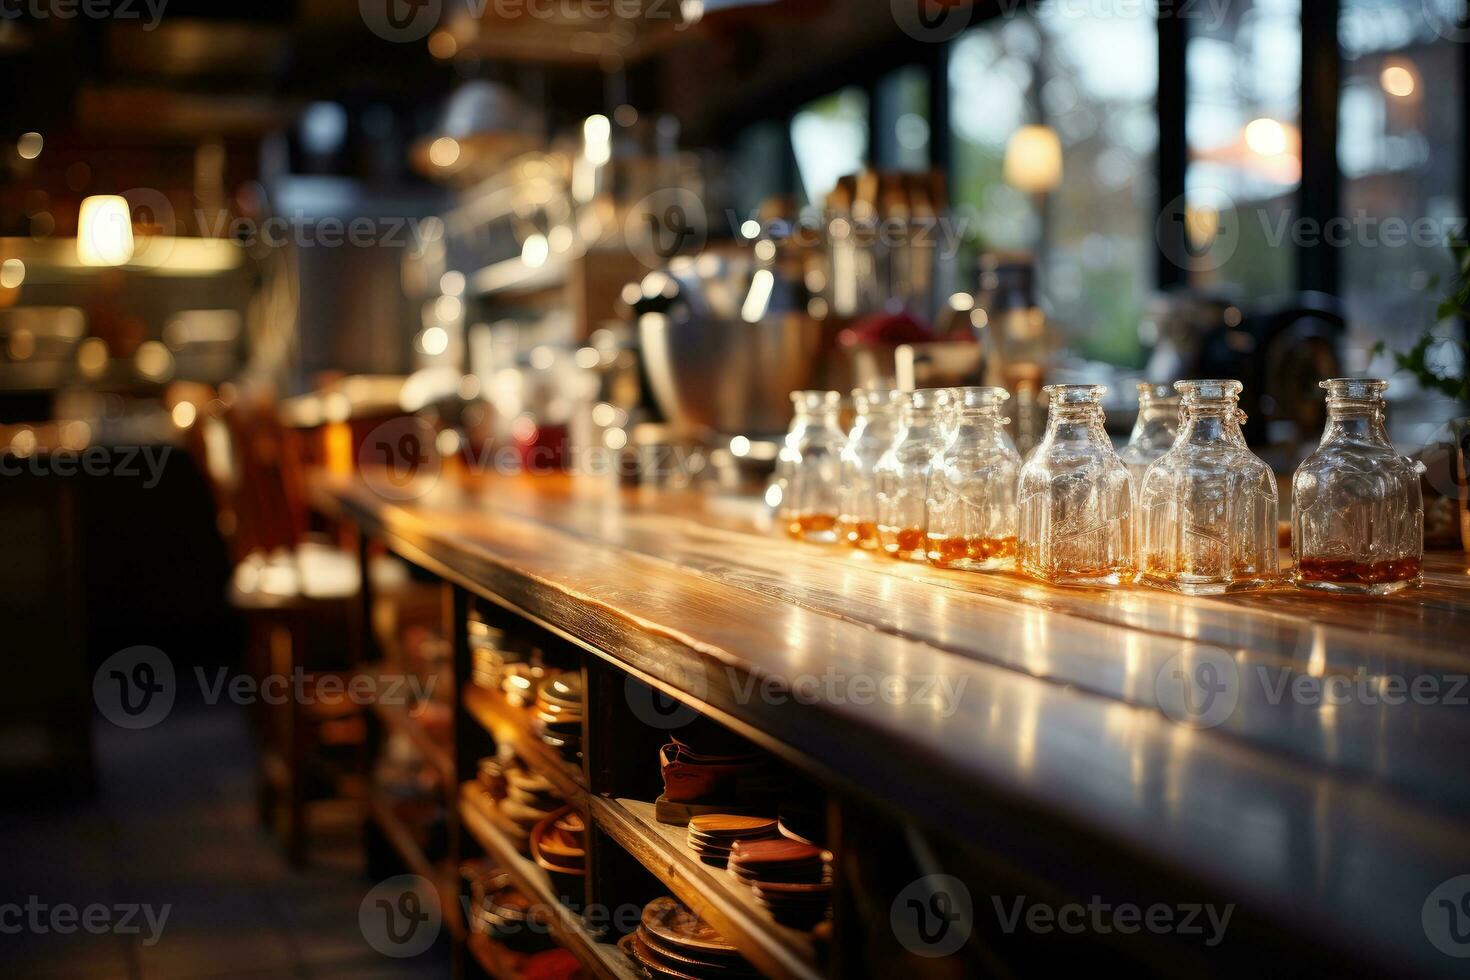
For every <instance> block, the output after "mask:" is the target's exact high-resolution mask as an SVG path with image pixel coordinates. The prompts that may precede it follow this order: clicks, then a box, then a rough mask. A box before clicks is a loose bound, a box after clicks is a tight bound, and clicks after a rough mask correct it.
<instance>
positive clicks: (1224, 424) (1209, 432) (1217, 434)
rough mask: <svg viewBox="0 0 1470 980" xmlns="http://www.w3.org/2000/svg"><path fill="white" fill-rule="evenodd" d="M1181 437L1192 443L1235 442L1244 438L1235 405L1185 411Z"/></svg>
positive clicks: (1193, 408) (1197, 406) (1205, 406)
mask: <svg viewBox="0 0 1470 980" xmlns="http://www.w3.org/2000/svg"><path fill="white" fill-rule="evenodd" d="M1180 436H1181V437H1182V438H1183V439H1185V440H1186V441H1188V442H1192V443H1200V444H1202V443H1211V442H1233V441H1236V440H1237V439H1238V438H1243V436H1241V432H1240V420H1239V417H1238V416H1237V414H1236V411H1235V405H1234V404H1233V403H1231V404H1228V405H1227V404H1210V405H1194V406H1191V407H1189V408H1186V409H1185V410H1184V422H1183V427H1182V431H1181V433H1180Z"/></svg>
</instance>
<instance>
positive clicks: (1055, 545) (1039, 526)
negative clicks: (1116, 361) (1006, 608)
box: [1018, 385, 1132, 585]
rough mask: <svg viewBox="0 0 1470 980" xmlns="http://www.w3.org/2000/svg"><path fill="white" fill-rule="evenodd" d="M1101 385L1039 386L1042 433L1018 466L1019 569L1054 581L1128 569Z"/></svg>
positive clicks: (1081, 581) (1125, 511)
mask: <svg viewBox="0 0 1470 980" xmlns="http://www.w3.org/2000/svg"><path fill="white" fill-rule="evenodd" d="M1107 390H1108V389H1107V387H1106V386H1105V385H1047V386H1046V387H1045V388H1043V389H1042V392H1043V394H1046V395H1047V396H1049V398H1050V399H1051V408H1050V411H1049V413H1048V415H1047V420H1046V432H1045V433H1044V434H1043V435H1042V437H1041V441H1040V442H1038V443H1037V444H1036V448H1035V449H1034V450H1033V451H1032V453H1031V455H1030V456H1029V457H1028V458H1027V460H1026V463H1025V465H1023V466H1022V467H1021V477H1020V481H1019V489H1018V494H1019V497H1020V534H1019V539H1020V540H1019V544H1020V549H1021V568H1022V570H1023V571H1025V572H1026V573H1027V574H1028V575H1032V576H1035V577H1036V578H1040V579H1044V580H1046V581H1048V582H1054V583H1056V584H1059V585H1116V584H1118V583H1119V582H1122V581H1123V580H1125V579H1126V578H1128V576H1129V575H1130V574H1131V571H1132V562H1131V549H1130V548H1129V519H1130V514H1131V512H1132V499H1131V491H1130V489H1129V480H1128V470H1127V469H1126V468H1125V467H1124V466H1123V461H1122V460H1121V459H1119V458H1118V454H1117V452H1116V451H1114V449H1113V444H1112V441H1111V440H1109V439H1108V434H1107V431H1106V429H1104V428H1103V408H1102V397H1103V395H1104V394H1106V393H1107Z"/></svg>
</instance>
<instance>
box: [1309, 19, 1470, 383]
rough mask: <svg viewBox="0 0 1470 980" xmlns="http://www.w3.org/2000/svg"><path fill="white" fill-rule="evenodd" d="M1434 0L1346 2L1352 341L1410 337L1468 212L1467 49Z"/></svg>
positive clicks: (1444, 275) (1347, 269)
mask: <svg viewBox="0 0 1470 980" xmlns="http://www.w3.org/2000/svg"><path fill="white" fill-rule="evenodd" d="M1434 2H1436V0H1344V2H1343V8H1342V16H1341V19H1340V21H1339V24H1338V41H1339V44H1340V45H1341V49H1342V58H1343V63H1342V95H1341V103H1340V106H1341V117H1340V128H1339V130H1338V161H1339V165H1340V166H1341V168H1342V178H1343V185H1342V211H1343V214H1344V215H1345V216H1346V217H1347V218H1349V219H1350V220H1351V233H1350V236H1349V238H1350V244H1349V245H1348V246H1347V248H1346V250H1345V251H1344V252H1343V255H1342V292H1343V296H1344V297H1345V299H1346V301H1347V304H1348V313H1349V321H1350V323H1351V324H1352V327H1353V334H1354V338H1355V339H1356V341H1357V344H1356V345H1355V346H1360V347H1370V346H1371V345H1372V344H1373V343H1374V342H1375V341H1377V340H1379V339H1382V340H1385V341H1387V342H1388V343H1389V345H1390V346H1393V347H1395V348H1397V349H1400V350H1402V349H1404V348H1406V347H1409V346H1411V345H1412V344H1413V343H1414V341H1415V339H1417V337H1418V335H1419V334H1420V333H1421V332H1422V331H1423V330H1424V328H1425V327H1427V326H1429V325H1430V324H1431V322H1432V319H1433V313H1434V307H1435V305H1436V302H1437V299H1438V296H1439V295H1440V293H1441V292H1442V290H1439V289H1432V288H1431V283H1432V281H1433V280H1434V279H1435V278H1438V279H1439V280H1440V281H1441V282H1445V281H1447V279H1448V276H1449V274H1450V273H1451V272H1452V266H1453V263H1452V261H1451V259H1450V255H1449V251H1448V249H1446V248H1445V245H1444V242H1445V239H1446V238H1447V237H1448V235H1449V233H1450V232H1451V231H1452V230H1453V229H1454V228H1455V227H1456V225H1457V223H1458V221H1459V220H1460V219H1461V216H1463V214H1464V211H1463V210H1462V205H1461V204H1460V203H1459V201H1458V181H1459V175H1460V168H1461V166H1462V165H1463V161H1462V160H1461V159H1460V156H1461V153H1460V148H1461V147H1462V146H1463V145H1464V138H1465V137H1464V126H1465V115H1464V97H1465V93H1464V92H1463V91H1461V86H1460V71H1459V61H1458V59H1459V58H1460V57H1462V54H1461V52H1460V51H1459V50H1458V48H1457V45H1455V44H1454V43H1453V42H1452V41H1450V40H1447V39H1446V38H1444V37H1441V36H1440V34H1439V33H1438V32H1436V30H1435V28H1434V24H1433V23H1432V22H1431V16H1426V14H1429V15H1432V14H1433V11H1432V10H1429V9H1428V8H1429V7H1430V5H1432V4H1433V3H1434ZM1363 366H1364V367H1366V365H1363Z"/></svg>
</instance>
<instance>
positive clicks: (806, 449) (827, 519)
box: [779, 391, 847, 544]
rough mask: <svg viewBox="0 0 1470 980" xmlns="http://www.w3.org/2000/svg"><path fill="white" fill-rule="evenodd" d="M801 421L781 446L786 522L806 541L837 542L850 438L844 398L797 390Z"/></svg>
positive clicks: (793, 396)
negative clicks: (840, 419)
mask: <svg viewBox="0 0 1470 980" xmlns="http://www.w3.org/2000/svg"><path fill="white" fill-rule="evenodd" d="M791 401H792V402H793V403H794V404H795V405H796V417H795V418H794V419H792V422H791V431H790V432H788V433H787V434H786V441H785V443H784V444H783V445H782V447H781V460H782V463H783V469H784V472H785V475H786V487H785V489H784V491H783V492H782V495H781V509H780V514H779V517H780V521H781V523H782V525H783V526H784V527H785V528H786V533H788V534H790V535H791V536H792V537H793V538H796V539H798V540H802V541H815V542H818V543H822V544H830V543H832V542H835V541H836V540H837V509H838V504H839V502H840V501H839V492H840V490H841V487H842V474H841V466H840V457H841V455H842V446H843V443H844V442H845V441H846V439H847V437H846V435H844V434H843V432H842V429H841V428H839V427H838V424H837V414H838V412H839V410H840V409H841V407H842V396H841V395H839V394H838V393H837V392H835V391H793V392H792V393H791Z"/></svg>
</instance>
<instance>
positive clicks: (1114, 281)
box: [949, 0, 1158, 364]
mask: <svg viewBox="0 0 1470 980" xmlns="http://www.w3.org/2000/svg"><path fill="white" fill-rule="evenodd" d="M1036 10H1037V11H1038V12H1037V14H1036V15H1035V16H1019V15H1018V16H1014V17H1002V18H999V19H997V20H996V21H994V22H991V23H988V24H982V25H980V26H978V27H976V28H973V29H971V30H970V31H967V32H966V33H965V34H964V35H962V36H961V37H960V38H958V39H957V40H956V42H955V47H954V50H953V52H952V54H951V57H950V76H949V84H950V105H951V107H952V108H951V110H950V115H951V119H950V124H951V134H952V135H951V138H952V141H953V142H952V158H953V173H952V182H953V196H954V200H955V203H956V205H957V206H958V208H959V209H960V210H961V212H962V213H961V217H962V218H965V219H966V220H970V221H972V223H973V230H974V231H975V232H976V233H977V235H978V239H979V241H978V243H977V249H979V248H983V249H1025V250H1028V251H1034V252H1036V253H1038V255H1039V259H1040V267H1041V273H1042V274H1041V277H1040V283H1041V289H1042V293H1043V295H1044V297H1045V299H1046V301H1047V304H1048V306H1049V307H1050V310H1051V314H1052V315H1053V317H1054V318H1055V319H1056V321H1057V322H1058V324H1059V325H1060V328H1061V330H1062V332H1063V338H1064V339H1065V340H1066V341H1067V343H1068V344H1069V345H1070V346H1072V347H1073V349H1075V350H1076V351H1077V352H1078V353H1080V354H1081V355H1083V356H1085V357H1091V358H1097V359H1101V360H1105V361H1109V362H1112V363H1117V364H1134V363H1137V361H1138V359H1139V358H1140V356H1141V353H1140V350H1139V343H1138V323H1139V320H1140V319H1141V316H1142V312H1143V305H1144V301H1145V298H1146V296H1147V294H1148V292H1149V291H1150V289H1151V288H1152V283H1153V275H1154V271H1153V270H1154V265H1153V263H1154V259H1153V253H1154V250H1155V247H1156V246H1155V244H1154V223H1153V217H1152V216H1153V213H1154V207H1155V200H1154V199H1155V197H1156V192H1155V183H1154V178H1153V154H1154V151H1155V149H1156V147H1157V144H1158V117H1157V115H1156V112H1155V108H1154V99H1155V95H1156V92H1157V89H1158V28H1157V24H1156V22H1155V20H1154V18H1153V16H1152V13H1151V10H1152V8H1151V7H1149V6H1148V5H1139V4H1136V3H1131V2H1128V0H1118V2H1109V0H1099V2H1097V3H1094V4H1089V5H1077V4H1047V5H1041V6H1038V7H1037V8H1036ZM1037 123H1040V124H1045V125H1046V126H1048V127H1050V128H1051V129H1052V130H1053V131H1054V132H1055V134H1056V138H1057V140H1059V142H1060V145H1061V152H1062V173H1061V183H1060V185H1058V186H1057V187H1056V188H1055V189H1054V190H1052V191H1050V192H1049V193H1048V194H1047V195H1046V198H1049V199H1046V200H1045V205H1044V206H1043V200H1044V198H1043V197H1042V195H1041V194H1039V193H1034V192H1030V191H1023V190H1021V189H1018V188H1016V187H1014V186H1011V185H1010V184H1008V183H1007V182H1006V180H1005V176H1004V172H1005V159H1006V151H1007V147H1008V145H1010V144H1011V141H1012V138H1013V137H1014V136H1015V135H1016V133H1017V131H1018V130H1020V129H1021V127H1022V126H1025V125H1028V124H1037ZM962 281H963V280H962Z"/></svg>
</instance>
